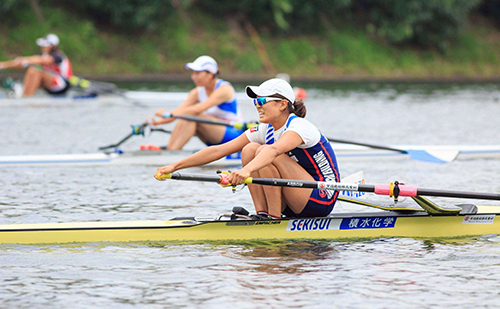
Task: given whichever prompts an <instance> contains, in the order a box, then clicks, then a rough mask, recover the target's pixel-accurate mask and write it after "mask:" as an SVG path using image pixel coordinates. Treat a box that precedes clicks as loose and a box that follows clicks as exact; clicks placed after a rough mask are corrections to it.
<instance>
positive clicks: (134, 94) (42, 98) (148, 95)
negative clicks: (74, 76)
mask: <svg viewBox="0 0 500 309" xmlns="http://www.w3.org/2000/svg"><path fill="white" fill-rule="evenodd" d="M187 95H188V92H156V91H117V92H115V93H106V94H99V95H92V94H81V93H78V92H69V93H68V94H66V95H62V96H51V95H47V94H45V93H41V92H38V93H37V94H36V95H35V96H33V97H29V98H13V97H11V96H8V95H6V94H5V93H3V94H1V93H0V107H2V106H4V107H23V106H66V105H74V104H94V103H97V104H103V105H108V104H118V105H151V106H155V105H162V104H165V103H166V102H168V103H172V102H173V103H181V102H183V101H184V100H185V99H186V97H187ZM236 97H237V99H238V100H250V99H249V98H248V97H247V96H246V95H245V94H244V93H243V92H238V93H237V94H236Z"/></svg>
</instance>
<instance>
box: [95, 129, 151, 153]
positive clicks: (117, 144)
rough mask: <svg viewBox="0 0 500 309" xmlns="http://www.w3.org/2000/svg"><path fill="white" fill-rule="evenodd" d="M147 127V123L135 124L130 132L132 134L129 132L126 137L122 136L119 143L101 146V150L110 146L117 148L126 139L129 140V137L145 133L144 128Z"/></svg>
mask: <svg viewBox="0 0 500 309" xmlns="http://www.w3.org/2000/svg"><path fill="white" fill-rule="evenodd" d="M145 127H146V124H141V125H133V126H132V132H130V134H128V135H127V136H125V137H124V138H122V139H121V140H120V141H119V142H118V143H116V144H111V145H108V146H102V147H99V150H105V149H109V148H116V147H118V146H120V145H121V144H123V143H124V142H125V141H126V140H128V139H129V138H131V137H132V136H134V135H144V128H145Z"/></svg>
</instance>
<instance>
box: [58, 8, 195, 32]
mask: <svg viewBox="0 0 500 309" xmlns="http://www.w3.org/2000/svg"><path fill="white" fill-rule="evenodd" d="M176 3H178V4H179V6H182V5H186V6H189V5H190V2H189V1H177V2H176ZM60 4H61V5H63V6H65V7H67V8H70V9H73V10H75V11H78V13H80V14H81V13H85V14H86V15H87V16H88V17H89V18H93V19H94V21H95V22H97V23H99V24H102V25H110V26H112V27H115V28H117V29H119V30H121V31H127V32H136V31H138V30H139V31H141V30H148V31H153V30H156V29H157V28H158V27H159V26H160V25H161V24H162V23H163V21H164V20H165V19H168V17H169V16H171V15H172V14H173V13H174V12H175V11H176V8H175V7H174V6H173V5H172V4H171V3H170V2H166V1H162V0H141V1H138V0H120V1H110V0H78V1H68V0H66V1H60Z"/></svg>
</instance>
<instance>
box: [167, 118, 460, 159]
mask: <svg viewBox="0 0 500 309" xmlns="http://www.w3.org/2000/svg"><path fill="white" fill-rule="evenodd" d="M162 117H165V118H169V117H172V118H179V119H184V120H189V121H194V122H200V123H208V124H214V125H223V126H227V127H235V128H236V129H240V130H246V129H248V128H251V127H254V126H256V125H258V123H256V122H249V123H241V122H227V121H221V120H212V119H207V118H201V117H195V116H184V115H172V114H170V113H164V114H163V115H162ZM327 139H328V140H329V141H330V142H334V143H340V144H350V145H357V146H365V147H369V148H374V149H381V150H387V151H394V152H399V153H402V154H407V155H408V156H409V157H410V158H411V159H414V160H419V161H425V162H432V163H448V162H452V161H454V160H455V159H456V158H457V156H458V154H459V153H460V151H458V150H432V151H431V150H423V149H422V150H418V149H398V148H393V147H389V146H383V145H376V144H367V143H359V142H354V141H348V140H342V139H335V138H330V137H327Z"/></svg>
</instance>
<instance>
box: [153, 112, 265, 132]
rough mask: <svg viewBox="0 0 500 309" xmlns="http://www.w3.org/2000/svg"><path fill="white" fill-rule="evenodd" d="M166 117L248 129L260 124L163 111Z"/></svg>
mask: <svg viewBox="0 0 500 309" xmlns="http://www.w3.org/2000/svg"><path fill="white" fill-rule="evenodd" d="M161 116H162V117H164V118H178V119H184V120H188V121H193V122H199V123H207V124H213V125H220V126H226V127H233V128H236V129H238V130H246V129H249V128H252V127H255V126H256V125H258V123H256V122H235V121H231V122H228V121H223V120H214V119H208V118H202V117H196V116H186V115H173V114H170V113H163V114H162V115H161Z"/></svg>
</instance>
